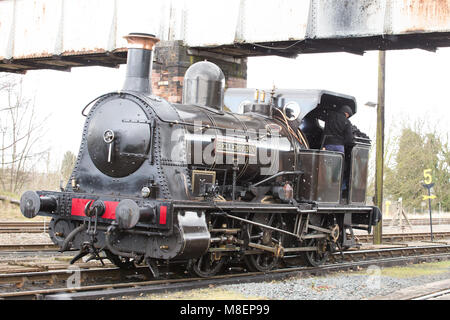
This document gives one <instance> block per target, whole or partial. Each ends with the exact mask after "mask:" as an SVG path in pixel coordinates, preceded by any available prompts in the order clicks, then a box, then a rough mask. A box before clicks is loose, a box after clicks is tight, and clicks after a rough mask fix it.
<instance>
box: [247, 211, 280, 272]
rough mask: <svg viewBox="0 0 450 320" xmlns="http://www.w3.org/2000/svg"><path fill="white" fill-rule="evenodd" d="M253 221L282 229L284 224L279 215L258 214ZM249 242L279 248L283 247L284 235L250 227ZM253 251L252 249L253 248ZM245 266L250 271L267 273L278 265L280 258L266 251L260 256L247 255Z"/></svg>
mask: <svg viewBox="0 0 450 320" xmlns="http://www.w3.org/2000/svg"><path fill="white" fill-rule="evenodd" d="M252 221H254V222H257V223H261V224H265V225H268V226H271V227H275V228H281V227H282V224H281V221H280V220H279V217H278V215H277V214H275V213H273V214H263V213H256V214H255V215H254V216H253V218H252ZM248 234H249V240H250V242H251V243H256V244H261V245H264V246H268V247H272V248H274V249H275V248H277V247H280V246H281V243H282V234H281V233H280V232H277V231H273V230H269V229H266V228H261V227H259V226H256V225H250V226H249V228H248ZM251 249H252V248H251ZM244 261H245V264H246V265H247V268H248V269H249V270H250V271H260V272H266V271H269V270H272V269H273V268H275V267H276V266H277V265H278V258H277V257H276V255H275V254H273V253H272V252H267V251H264V252H262V253H259V254H251V255H246V256H245V257H244Z"/></svg>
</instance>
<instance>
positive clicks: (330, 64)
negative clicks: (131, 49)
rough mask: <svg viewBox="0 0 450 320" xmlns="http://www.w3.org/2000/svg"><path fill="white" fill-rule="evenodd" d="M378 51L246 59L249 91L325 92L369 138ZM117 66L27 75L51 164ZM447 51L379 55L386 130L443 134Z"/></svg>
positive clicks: (115, 83) (73, 143)
mask: <svg viewBox="0 0 450 320" xmlns="http://www.w3.org/2000/svg"><path fill="white" fill-rule="evenodd" d="M377 66H378V52H368V53H366V54H364V55H363V56H359V55H354V54H349V53H322V54H308V55H300V56H299V57H298V58H296V59H287V58H280V57H260V58H249V60H248V71H247V76H248V81H247V87H249V88H260V89H265V88H271V87H272V85H273V84H275V86H276V87H277V88H295V89H326V90H331V91H337V92H340V93H345V94H348V95H353V96H355V97H356V100H357V104H358V112H357V114H356V115H355V116H353V117H352V118H351V120H352V122H353V123H354V124H356V125H357V126H358V127H359V129H360V130H361V131H363V132H366V133H369V134H370V135H373V134H374V132H375V126H376V110H375V108H370V107H367V106H364V104H365V103H366V102H367V101H373V102H376V101H377V76H378V70H377ZM124 74H125V65H122V66H121V67H120V68H118V69H112V68H104V67H80V68H73V69H72V71H71V72H61V71H49V70H37V71H29V72H28V73H27V74H26V75H25V77H24V79H25V89H26V91H27V92H28V93H29V94H32V95H35V98H36V99H35V101H36V106H37V107H38V108H39V110H40V112H41V113H42V115H46V114H50V118H49V121H48V125H47V128H48V133H47V136H46V137H47V139H48V144H49V145H51V146H52V157H53V161H61V159H62V155H63V154H64V152H65V151H66V150H71V151H72V152H74V153H77V152H78V148H79V145H80V141H81V133H82V128H83V124H84V120H85V118H84V117H82V116H81V110H82V108H83V107H84V106H85V105H86V104H87V103H88V102H89V101H91V100H92V99H94V98H95V97H96V96H99V95H101V94H103V93H106V92H109V91H115V90H117V89H120V88H121V87H122V84H123V80H124ZM449 75H450V48H444V49H439V50H438V51H437V52H436V53H432V52H427V51H423V50H399V51H388V52H387V53H386V131H387V132H388V131H389V130H390V128H392V127H393V126H395V124H396V123H397V124H398V123H400V122H402V121H406V122H409V123H413V122H414V121H415V120H416V119H419V118H424V119H426V120H428V122H429V123H433V126H434V127H435V128H437V129H438V130H439V131H440V132H441V133H442V134H447V133H448V131H449V130H448V127H449V123H450V115H449V111H450V109H449V104H450V102H449V97H448V93H449V91H450V88H449Z"/></svg>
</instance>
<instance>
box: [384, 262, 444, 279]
mask: <svg viewBox="0 0 450 320" xmlns="http://www.w3.org/2000/svg"><path fill="white" fill-rule="evenodd" d="M447 272H450V260H446V261H439V262H427V263H420V264H414V265H409V266H403V267H389V268H383V269H382V270H381V274H382V275H384V276H389V277H393V278H412V277H420V276H428V275H434V274H442V273H447Z"/></svg>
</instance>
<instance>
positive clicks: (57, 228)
mask: <svg viewBox="0 0 450 320" xmlns="http://www.w3.org/2000/svg"><path fill="white" fill-rule="evenodd" d="M73 229H75V226H74V225H73V223H72V222H71V221H69V220H65V219H59V218H52V220H51V221H50V225H49V235H50V239H52V241H53V243H54V244H56V245H58V246H62V244H63V243H64V240H65V239H66V237H67V236H68V235H69V233H70V232H71V231H72V230H73Z"/></svg>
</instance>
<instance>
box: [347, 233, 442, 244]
mask: <svg viewBox="0 0 450 320" xmlns="http://www.w3.org/2000/svg"><path fill="white" fill-rule="evenodd" d="M356 237H357V238H358V240H359V241H360V242H364V243H368V242H372V240H373V235H369V234H367V235H366V234H362V235H360V234H358V235H356ZM433 238H434V240H445V239H450V232H433ZM422 240H426V241H428V240H430V233H428V232H420V233H388V234H386V233H385V234H383V243H395V242H405V241H422Z"/></svg>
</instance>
